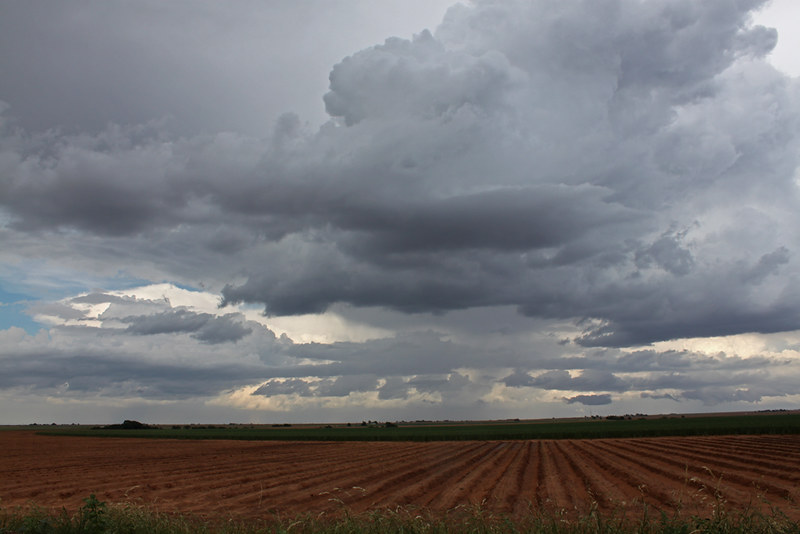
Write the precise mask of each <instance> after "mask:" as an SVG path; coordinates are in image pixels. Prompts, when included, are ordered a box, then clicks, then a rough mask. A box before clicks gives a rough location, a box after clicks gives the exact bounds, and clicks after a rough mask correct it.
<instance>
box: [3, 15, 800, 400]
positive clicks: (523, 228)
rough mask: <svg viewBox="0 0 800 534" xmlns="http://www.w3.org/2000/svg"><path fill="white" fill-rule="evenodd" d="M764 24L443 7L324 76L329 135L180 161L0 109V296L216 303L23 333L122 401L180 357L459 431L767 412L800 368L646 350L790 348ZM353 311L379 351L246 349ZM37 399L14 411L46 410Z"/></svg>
mask: <svg viewBox="0 0 800 534" xmlns="http://www.w3.org/2000/svg"><path fill="white" fill-rule="evenodd" d="M764 3H765V2H764V1H762V0H746V1H737V2H734V1H731V0H708V1H705V2H695V1H691V0H650V1H648V2H641V1H638V0H602V1H597V0H569V1H566V0H564V1H560V2H550V1H546V0H514V1H509V2H502V3H498V2H491V1H476V2H473V3H471V4H469V5H456V6H454V7H452V8H451V9H450V10H449V11H448V12H447V15H446V16H445V18H444V20H443V21H442V24H441V25H440V26H439V27H438V28H436V29H435V31H433V32H430V31H422V32H420V33H418V34H417V35H416V36H414V37H413V38H411V39H403V38H396V37H393V38H390V39H387V40H385V41H384V42H383V43H382V44H378V45H375V46H372V47H369V48H366V49H363V50H361V51H358V52H355V53H353V54H352V55H350V56H348V57H345V58H344V59H341V60H340V61H339V62H338V63H336V64H335V65H333V67H332V69H331V70H330V76H329V89H328V92H327V93H325V94H324V96H323V95H319V96H320V97H322V104H324V107H325V110H326V112H327V114H328V119H329V120H328V121H327V122H326V123H325V124H323V125H322V126H321V127H319V128H317V127H315V126H311V125H310V124H309V123H306V122H304V119H303V118H302V117H300V116H299V115H297V114H293V113H277V114H275V117H276V120H275V121H274V127H273V129H272V132H271V133H267V134H265V135H264V136H256V135H252V134H251V133H243V132H242V131H236V129H235V128H226V127H223V126H222V125H221V124H222V123H213V121H212V123H213V124H218V125H220V126H219V127H218V128H217V129H208V128H195V129H187V130H183V131H181V132H180V133H176V132H175V130H174V129H171V127H170V125H169V121H164V120H160V119H161V115H160V114H157V113H156V114H154V115H151V116H147V117H146V118H144V119H142V120H122V118H119V120H116V122H114V121H112V122H111V123H109V124H107V125H106V126H100V127H98V126H97V123H96V121H95V120H89V119H88V118H87V119H86V120H87V121H89V122H91V123H92V124H93V126H92V128H84V129H83V130H82V129H81V128H77V130H76V129H75V128H72V129H70V128H65V129H59V128H57V127H48V128H39V129H36V128H33V127H31V125H32V124H34V123H35V122H36V121H33V122H30V121H28V122H26V123H25V126H24V127H19V126H16V125H15V124H14V113H15V103H14V101H11V102H9V105H0V239H2V240H3V242H4V243H8V246H7V247H3V250H1V251H0V263H1V264H2V269H3V270H2V271H1V272H0V274H2V273H8V272H13V273H16V274H15V276H19V277H21V278H22V277H26V276H27V277H29V278H31V279H33V278H35V277H36V276H35V275H36V274H37V273H38V272H39V271H37V269H42V270H43V269H45V268H44V267H42V265H41V264H42V263H43V262H44V263H47V264H48V266H49V265H52V264H58V267H59V269H70V270H71V272H77V273H82V274H83V276H82V277H79V278H82V279H91V280H103V281H109V280H111V281H113V280H115V277H122V278H125V279H135V280H144V281H147V280H158V281H162V280H174V281H178V282H180V283H182V284H187V285H190V286H192V287H202V288H205V289H207V291H208V294H209V295H212V296H213V300H214V302H213V306H211V307H208V306H206V305H203V306H200V305H188V304H185V303H182V304H178V303H173V302H170V301H169V299H159V298H151V297H148V298H142V297H139V298H135V297H134V296H133V295H132V294H130V293H127V294H124V293H115V292H111V291H102V290H97V291H93V292H86V291H85V290H83V289H81V290H79V291H73V292H71V293H69V294H71V295H72V298H71V300H70V299H69V298H67V299H61V298H60V297H59V298H51V299H46V300H45V301H42V302H38V303H36V304H34V305H32V306H31V307H30V309H29V312H30V313H31V314H32V315H33V316H34V317H35V318H37V320H40V321H44V322H46V323H47V324H49V325H54V326H53V327H52V328H55V330H54V332H58V336H62V337H61V339H65V340H70V341H69V343H67V345H68V346H73V345H72V344H75V345H74V346H77V341H76V340H77V339H85V337H84V336H88V335H93V336H97V339H98V342H97V343H98V347H99V348H98V349H97V350H98V352H96V353H95V352H91V354H89V353H88V352H87V354H88V356H87V354H85V355H83V356H81V355H79V354H77V353H75V352H71V350H72V349H69V350H67V349H61V348H59V349H58V350H55V349H54V348H53V347H52V346H50V345H48V344H46V343H45V344H44V345H40V344H41V343H43V342H42V341H41V340H40V341H36V342H35V343H34V342H33V341H32V340H30V339H27V338H26V339H25V340H24V341H25V343H32V344H34V345H36V346H38V347H39V349H41V350H44V351H45V353H48V354H52V357H53V359H54V360H53V361H62V362H63V361H70V362H74V365H75V366H76V368H80V369H83V368H85V366H86V365H85V362H88V361H89V360H83V359H81V358H85V357H89V356H91V358H97V357H100V356H98V355H99V354H101V352H102V350H103V349H108V347H109V346H110V344H112V343H119V344H122V346H124V350H122V349H115V350H120V354H121V356H120V358H121V360H122V361H124V362H128V363H127V364H125V365H127V366H128V367H125V366H122V367H120V369H121V368H123V367H125V369H127V371H126V372H127V373H128V374H129V375H131V376H133V377H138V376H140V375H142V373H146V372H147V371H145V370H144V369H143V368H142V369H140V368H139V367H137V365H138V364H137V365H134V364H133V363H130V362H131V361H138V359H139V358H140V355H142V354H143V353H145V352H146V351H144V349H142V347H143V344H144V343H155V344H160V343H162V342H164V343H165V345H159V347H162V348H163V347H166V346H167V344H166V341H165V340H167V339H169V340H173V339H176V340H179V343H180V344H181V346H182V347H184V348H186V350H188V351H190V352H191V350H195V349H198V348H199V350H200V354H201V355H203V356H202V357H203V358H210V360H209V362H211V361H213V362H215V363H213V365H212V364H210V363H209V365H210V368H213V369H218V368H221V366H222V363H221V362H219V361H218V360H217V358H216V357H212V356H211V353H210V351H211V349H214V350H217V349H219V350H220V351H222V353H223V354H224V355H225V357H226V358H234V360H235V358H236V356H235V355H237V354H238V355H243V356H239V357H241V358H243V359H244V360H246V361H247V365H244V364H242V366H237V365H232V366H231V367H230V370H229V371H228V372H226V373H218V374H217V376H219V377H220V380H214V379H213V376H215V375H214V372H211V371H208V369H209V368H206V367H203V371H202V372H201V371H199V370H198V371H197V375H196V376H197V377H198V381H199V382H198V383H203V384H204V386H203V387H209V388H211V387H212V384H213V386H214V387H219V388H220V389H224V388H230V389H231V391H235V392H238V393H236V394H232V395H233V397H231V398H235V399H238V400H237V402H239V401H241V402H256V401H261V400H263V399H269V398H272V397H277V396H295V397H302V398H325V399H338V400H337V401H336V402H339V401H341V399H343V398H348V396H351V395H356V394H364V395H367V394H369V395H373V397H374V399H373V400H375V399H377V400H385V401H392V402H394V401H396V400H398V399H412V398H415V399H417V400H419V399H423V398H424V399H426V402H427V401H428V400H430V399H433V398H434V397H435V398H441V399H442V402H444V403H446V402H453V403H460V402H464V397H463V396H462V394H463V392H465V391H468V390H469V389H470V388H473V390H474V391H479V392H480V393H478V394H476V395H474V396H473V397H474V398H473V400H472V403H473V404H472V405H476V404H475V403H476V402H477V401H476V400H475V399H478V400H480V401H481V402H484V403H491V402H493V401H492V399H497V398H500V397H501V396H502V395H503V394H505V393H508V392H509V391H510V392H512V393H513V394H518V395H525V394H528V393H527V392H529V391H545V392H550V394H551V395H552V394H554V393H553V392H560V393H558V395H559V397H560V396H563V395H565V393H563V392H567V391H569V392H576V393H585V395H583V394H580V395H573V396H570V397H565V398H566V399H567V402H568V403H578V404H584V405H592V404H595V405H597V404H608V403H609V402H612V396H611V393H613V394H614V397H613V399H618V398H623V397H624V395H625V394H628V393H635V394H637V395H647V396H646V397H641V396H640V397H639V399H642V398H645V399H649V400H652V401H655V400H657V399H659V398H676V399H683V400H685V401H698V402H708V403H711V404H713V403H717V404H720V403H730V402H740V401H741V402H756V401H759V400H760V399H762V398H765V397H767V396H768V395H766V393H764V391H766V390H762V389H760V388H757V387H755V386H754V385H753V386H752V387H751V386H750V385H749V384H748V379H747V378H746V377H745V374H746V373H747V372H750V371H752V370H754V369H756V368H757V367H758V366H759V365H764V366H771V367H772V368H778V367H781V366H786V367H789V368H791V365H790V364H787V363H786V362H784V361H783V360H781V359H779V358H778V357H776V356H775V355H762V356H759V357H754V358H740V357H739V356H738V355H736V354H734V353H722V354H721V355H710V354H706V353H699V352H691V351H689V352H680V351H674V350H669V349H664V350H661V349H659V350H655V349H653V350H650V349H644V350H637V349H636V347H641V346H646V345H649V344H652V343H654V342H660V341H665V340H675V339H681V338H695V337H708V336H727V335H734V334H741V333H744V332H759V333H770V332H789V331H795V330H798V329H800V304H799V303H800V294H798V291H800V290H799V289H798V287H800V284H798V275H799V274H800V269H799V268H798V265H799V264H798V259H797V254H796V251H795V250H794V248H793V247H794V246H795V243H798V242H800V235H798V228H800V220H798V213H800V211H799V210H798V209H797V207H798V200H800V199H798V192H799V191H798V181H797V176H798V174H797V173H798V166H799V165H800V135H798V134H800V99H799V98H798V91H800V89H799V86H798V82H797V80H796V79H792V78H790V77H788V76H786V75H784V74H783V73H781V72H779V71H777V70H775V69H774V68H773V67H771V66H770V65H769V64H768V63H767V62H766V61H765V56H766V55H767V54H768V53H769V52H770V50H772V49H773V47H774V46H775V43H776V38H777V36H776V32H775V31H774V30H772V29H768V28H764V27H760V26H756V25H753V24H752V22H751V17H752V13H753V12H754V11H755V10H757V9H759V8H760V7H761V6H763V5H764ZM151 7H152V6H151ZM168 11H169V10H168ZM168 15H169V16H170V17H171V16H173V15H174V13H173V12H172V11H169V13H168ZM115 24H116V22H115ZM137 24H138V22H137ZM117 44H118V43H117ZM137 46H138V47H140V48H141V47H144V48H142V50H144V51H145V52H147V53H145V54H144V55H143V56H142V57H145V58H150V59H149V60H148V61H155V59H153V57H154V56H153V55H152V49H151V48H150V47H148V46H145V44H143V43H138V45H137ZM130 52H131V50H126V53H130ZM93 53H98V52H96V51H95V52H93ZM32 54H33V52H32ZM32 57H39V56H38V55H36V54H33V55H32ZM218 59H219V58H217V59H215V61H214V62H212V63H214V64H217V63H218V61H217V60H218ZM222 63H224V62H222ZM158 65H159V66H160V67H164V64H163V63H158ZM134 66H135V65H134ZM139 66H141V65H139ZM134 71H137V72H140V70H137V69H134ZM78 72H80V69H78ZM160 72H162V71H160ZM203 78H204V77H203V76H195V75H192V76H189V77H188V78H187V79H192V80H196V79H203ZM151 81H152V80H151ZM149 83H150V82H148V84H145V85H146V86H147V87H150V85H149ZM181 85H182V84H181ZM14 91H16V92H14ZM14 91H12V93H13V94H12V96H14V95H15V94H18V92H19V91H18V90H17V89H15V90H14ZM128 92H130V93H136V94H138V92H136V91H128ZM201 93H203V94H205V89H203V91H201ZM103 94H106V93H105V92H103ZM173 96H174V95H172V96H170V98H167V97H164V98H165V99H166V100H165V101H164V102H167V103H170V102H171V103H172V104H169V106H174V105H176V104H175V101H174V98H172V97H173ZM0 98H5V96H4V95H0ZM15 98H21V97H18V96H17V97H15ZM135 104H137V105H135V106H132V107H131V109H136V110H138V111H137V117H138V116H139V115H138V114H140V113H143V112H142V110H143V109H145V108H147V106H146V105H145V104H146V102H143V101H142V102H138V101H137V102H135ZM162 104H163V102H162ZM169 106H168V107H169ZM121 107H123V108H124V107H126V106H121ZM228 107H229V106H228V105H227V104H226V105H220V109H227V108H228ZM148 109H149V108H148ZM153 109H155V108H153ZM23 111H24V110H23ZM282 111H287V110H282ZM212 115H213V114H212ZM203 120H204V121H205V120H209V119H208V117H206V118H205V119H203ZM87 124H88V122H87ZM62 276H66V275H62ZM31 284H33V282H31ZM40 285H44V284H41V283H40ZM84 285H85V286H87V287H93V286H94V287H98V286H100V287H101V286H102V285H103V284H94V283H93V284H84ZM112 285H113V284H112ZM128 287H130V286H128ZM77 293H80V295H78V296H75V295H76V294H77ZM61 296H63V295H61ZM217 297H221V298H220V302H219V304H221V308H219V309H217V308H215V306H216V304H217V302H216V298H217ZM254 307H257V308H258V309H262V310H263V311H264V312H265V316H266V317H259V318H258V320H255V318H254V315H253V313H254V312H253V308H254ZM341 309H345V310H350V312H349V313H350V317H351V318H356V317H358V319H359V320H358V321H356V320H353V321H352V323H350V324H357V325H358V326H359V327H363V329H364V331H369V332H371V333H373V336H372V337H371V338H370V339H366V340H365V339H357V340H356V339H347V340H342V339H340V340H335V342H333V343H302V342H299V340H291V339H289V338H288V337H287V338H286V339H285V340H283V341H281V340H280V339H278V338H276V336H274V334H273V333H272V331H271V330H269V329H268V328H267V327H266V326H264V325H265V324H269V320H270V319H272V318H278V319H279V318H280V316H284V317H285V316H290V315H295V316H303V317H307V316H308V315H309V314H323V313H331V310H341ZM498 310H503V312H502V313H507V311H508V310H513V311H514V312H515V313H517V316H516V317H515V318H514V319H513V320H512V319H509V323H508V324H509V325H510V324H511V322H512V321H514V326H513V327H511V326H508V327H506V329H507V330H509V331H510V333H509V332H500V327H498V328H497V329H496V330H493V331H491V332H485V333H486V335H485V336H481V335H478V334H477V333H476V332H481V333H484V330H482V328H484V326H483V325H484V324H489V323H492V321H493V320H492V319H491V317H492V316H493V315H494V314H497V313H501V312H499V311H498ZM469 314H473V315H469ZM278 319H276V320H278ZM459 321H461V323H460V324H459ZM494 321H495V322H496V321H497V320H496V319H494ZM516 321H519V323H516ZM276 324H277V323H276ZM468 325H473V326H474V327H473V328H470V327H469V326H468ZM476 325H480V326H476ZM555 325H557V326H555ZM550 328H552V329H553V332H552V335H551V336H550V337H548V335H550V334H548V333H547V332H548V329H550ZM526 331H533V332H535V333H534V334H531V333H528V334H526V333H525V332H526ZM90 333H91V334H90ZM526 335H527V336H528V337H526ZM534 338H535V339H534ZM259 340H262V341H263V340H267V342H266V343H265V344H264V345H259ZM533 341H535V343H533ZM42 347H44V348H42ZM528 347H532V348H528ZM620 348H625V349H626V350H618V349H620ZM39 349H37V350H39ZM628 349H629V350H628ZM109 350H110V349H109ZM163 350H167V349H166V348H164V349H163ZM48 351H52V352H48ZM112 352H115V351H112ZM37 354H40V355H42V354H44V353H37ZM37 358H38V356H37ZM41 358H43V359H40V360H37V359H36V358H34V360H33V361H42V362H43V361H50V360H49V359H48V358H49V357H47V358H45V356H41ZM14 361H15V362H16V361H19V362H20V363H19V364H20V365H22V363H21V360H14ZM91 361H92V362H96V365H97V367H98V368H99V369H106V371H103V372H102V373H99V374H101V375H102V374H106V373H108V374H109V380H110V382H111V383H113V384H117V385H119V387H123V386H121V385H120V384H123V383H125V384H128V385H130V384H141V383H143V381H142V380H143V379H142V380H139V379H138V378H134V379H132V380H133V381H132V382H125V381H124V380H123V378H122V374H119V373H117V374H114V372H113V369H112V367H113V366H111V365H110V364H109V365H108V366H107V367H106V366H105V364H102V363H97V362H98V361H97V360H91ZM252 366H255V367H252ZM45 367H47V366H46V365H44V364H43V365H42V366H41V367H39V368H38V369H44V368H45ZM178 367H179V365H178V364H177V363H176V364H175V367H169V366H168V367H167V368H163V369H162V368H159V369H160V371H159V372H162V373H163V374H164V375H165V376H173V375H174V376H176V377H177V376H178V372H177V369H178ZM54 368H58V367H54ZM62 369H66V367H62ZM254 369H255V371H254ZM39 372H40V371H30V373H28V374H25V373H22V374H20V375H19V376H20V377H22V376H27V377H28V378H24V379H23V378H20V379H19V380H17V381H14V380H15V379H13V378H9V379H7V380H8V382H7V385H8V387H12V386H14V387H17V386H23V385H26V384H28V385H30V384H34V383H42V384H45V383H46V384H49V385H50V386H53V385H54V384H55V383H56V380H57V379H56V376H58V373H52V376H51V375H50V374H47V373H44V374H42V375H41V376H50V377H51V378H47V379H44V378H43V379H42V380H41V381H39V380H38V379H37V378H35V377H36V376H39V375H38V374H37V373H39ZM63 374H64V373H62V375H63ZM67 374H69V373H67ZM123 374H124V373H123ZM190 374H191V372H188V374H187V375H186V376H187V377H188V376H189V375H190ZM12 375H13V373H12ZM223 378H224V379H223ZM98 380H99V378H98ZM187 380H188V378H187ZM750 380H761V381H764V383H770V384H776V377H775V376H773V375H772V374H770V373H766V374H765V375H763V376H757V377H755V378H752V377H751V379H750ZM237 381H238V382H237ZM90 382H91V380H90ZM78 383H80V379H77V378H75V377H73V380H70V384H71V385H72V384H78ZM159 383H161V382H159ZM76 387H77V386H76ZM115 387H116V386H115ZM125 387H128V386H125ZM131 387H134V386H131ZM135 387H139V386H138V385H137V386H135ZM169 387H177V386H176V385H175V384H172V385H170V386H169ZM237 388H238V389H237ZM166 389H168V388H167V386H163V387H162V386H158V387H155V390H158V391H159V392H163V391H165V390H166ZM190 389H192V390H193V391H199V390H200V389H202V388H201V387H200V386H196V387H195V386H192V387H191V388H190ZM217 391H218V390H217ZM775 391H778V393H777V395H783V394H784V393H786V394H788V390H786V389H785V388H784V385H783V384H780V385H779V387H778V389H777V390H775ZM437 395H438V397H437ZM566 395H571V393H567V394H566ZM365 398H366V397H365ZM243 399H244V400H243ZM331 402H333V401H331ZM420 402H421V401H420ZM614 402H616V400H614Z"/></svg>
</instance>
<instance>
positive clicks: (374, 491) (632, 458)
mask: <svg viewBox="0 0 800 534" xmlns="http://www.w3.org/2000/svg"><path fill="white" fill-rule="evenodd" d="M0 451H2V452H0V505H1V506H2V507H3V508H6V509H7V508H9V507H13V506H16V505H28V504H31V503H36V504H37V505H39V506H43V507H47V508H49V507H54V508H59V509H60V508H61V507H62V506H63V507H66V508H67V509H68V510H74V509H77V508H78V507H79V506H80V505H81V504H82V499H83V498H85V497H87V496H88V495H89V494H90V493H95V494H96V496H97V498H98V499H100V500H102V501H107V502H114V503H116V502H133V503H139V504H143V505H147V506H151V507H153V508H155V509H157V510H159V511H164V512H166V511H168V512H173V511H175V512H183V513H193V514H198V515H203V516H210V515H216V516H224V517H227V516H240V517H264V516H269V515H271V514H273V513H274V512H281V513H290V514H291V513H304V512H314V513H316V512H333V511H336V510H337V509H341V507H342V505H345V506H347V507H348V508H349V509H350V510H351V511H354V512H359V511H364V510H373V509H385V508H391V509H394V508H395V507H397V506H405V507H415V508H424V509H429V510H431V511H432V512H434V513H437V512H442V511H446V510H451V509H453V508H455V507H457V506H458V505H461V504H481V503H482V504H483V506H484V507H485V508H486V509H488V510H492V511H495V512H499V513H503V514H510V515H517V514H522V513H524V512H525V511H527V510H528V509H529V508H530V507H534V508H537V507H552V508H554V509H564V510H566V511H574V510H577V511H580V512H586V511H588V510H589V509H590V506H592V505H593V503H594V506H596V507H597V508H598V509H599V510H600V511H608V512H610V511H615V512H617V513H619V512H620V511H621V510H622V509H628V508H630V509H638V510H640V509H641V508H640V507H641V504H642V503H646V504H647V505H648V506H649V507H651V508H657V509H661V510H664V511H666V512H668V513H673V512H675V511H681V512H682V513H688V514H698V515H709V514H711V513H712V512H713V510H714V507H715V506H719V505H720V503H724V506H725V507H726V509H727V510H736V509H744V508H745V507H747V506H755V507H761V506H764V504H763V503H764V502H768V503H769V504H770V505H772V506H775V507H777V508H779V509H780V510H781V511H782V512H783V513H785V514H787V515H788V516H789V517H791V518H793V519H798V518H800V506H799V505H798V502H797V500H798V498H800V436H724V437H684V438H652V439H602V440H563V441H550V440H541V441H508V442H503V441H500V442H498V441H493V442H478V441H470V442H433V443H385V442H384V443H374V442H371V443H363V442H336V443H330V442H274V441H273V442H270V441H249V442H247V441H188V440H186V441H182V440H147V439H131V438H78V437H54V436H39V435H36V434H34V433H33V432H28V431H3V432H0Z"/></svg>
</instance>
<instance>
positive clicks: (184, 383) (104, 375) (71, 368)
mask: <svg viewBox="0 0 800 534" xmlns="http://www.w3.org/2000/svg"><path fill="white" fill-rule="evenodd" d="M3 371H4V372H3V373H2V378H0V387H3V388H14V387H20V386H21V387H26V388H31V389H33V390H40V391H46V390H48V389H51V388H60V387H64V385H65V384H66V385H67V386H66V389H68V390H69V391H70V392H71V394H78V393H83V394H85V393H92V394H98V393H102V394H105V395H111V396H121V397H124V396H140V397H144V398H155V399H167V398H186V397H196V396H201V395H208V394H209V392H217V391H220V390H223V389H227V388H230V387H233V386H234V385H236V384H239V383H241V382H242V381H243V380H248V379H249V378H251V377H252V376H253V375H254V373H260V372H262V370H261V369H259V368H256V367H253V366H247V365H232V364H230V363H226V364H215V365H212V366H208V365H197V366H187V365H186V364H172V363H159V362H153V361H148V360H147V359H146V358H144V357H143V356H142V355H141V354H137V353H127V354H126V353H122V352H120V351H117V352H116V353H115V355H114V357H113V358H109V357H108V355H107V354H104V353H102V352H99V351H95V350H82V351H75V350H57V349H56V350H52V351H48V352H33V353H26V354H18V355H14V356H8V355H6V356H4V358H3Z"/></svg>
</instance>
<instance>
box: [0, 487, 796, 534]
mask: <svg viewBox="0 0 800 534" xmlns="http://www.w3.org/2000/svg"><path fill="white" fill-rule="evenodd" d="M290 532H292V533H300V534H306V533H308V534H310V533H322V534H348V533H352V534H366V533H374V534H395V533H397V534H401V533H403V534H415V533H420V534H422V533H425V534H438V533H451V532H452V533H476V534H478V533H485V534H493V533H498V534H499V533H523V532H527V533H549V534H584V533H586V534H588V533H598V534H628V533H631V534H633V533H637V534H656V533H674V534H689V533H706V532H707V533H716V534H739V533H741V534H772V533H775V534H779V533H787V534H788V533H800V524H798V523H797V522H796V521H791V520H789V519H788V518H786V517H785V516H783V515H781V514H780V512H776V511H773V512H771V513H769V514H762V513H760V512H757V511H753V510H747V511H743V512H741V513H736V514H732V513H728V512H725V511H724V509H721V510H720V511H719V512H716V513H715V514H714V515H712V516H711V517H697V516H691V517H682V516H677V515H675V516H670V515H666V514H657V513H649V512H648V510H647V508H643V509H642V510H641V511H640V512H639V513H637V514H633V515H629V514H626V513H619V514H615V513H611V514H608V515H601V514H599V513H597V511H596V510H592V511H589V512H587V513H585V514H583V515H580V516H568V515H567V514H565V513H564V512H563V511H558V510H556V511H547V512H543V511H536V510H532V511H531V512H530V513H529V514H528V515H527V516H525V517H521V518H515V519H511V518H509V517H506V516H503V515H498V514H493V513H491V512H488V511H486V510H484V509H482V508H480V507H457V508H455V509H453V510H450V511H449V512H447V513H445V514H441V515H435V516H434V515H431V514H429V513H427V512H425V511H420V510H415V509H407V508H397V509H394V510H391V509H388V510H380V511H373V512H367V513H363V514H357V515H354V514H350V513H348V512H347V511H346V510H343V511H342V512H341V513H339V514H337V515H334V516H331V515H327V516H326V515H313V514H306V515H300V516H293V517H281V516H277V515H276V516H271V517H268V518H265V519H236V518H211V519H208V518H200V517H194V516H182V515H178V514H170V513H164V512H158V511H154V510H152V509H150V508H147V507H143V506H139V505H134V504H117V505H107V504H106V503H104V502H101V501H98V500H97V499H96V498H95V496H94V495H90V496H89V497H88V498H86V499H84V506H83V507H81V508H80V509H79V510H78V511H77V512H75V513H72V514H70V513H69V512H67V511H66V510H64V509H62V510H60V511H47V510H43V509H41V508H36V507H29V508H27V509H24V510H23V509H19V508H17V509H14V510H3V509H0V534H12V533H14V534H104V533H115V534H190V533H205V534H262V533H276V534H278V533H281V534H288V533H290Z"/></svg>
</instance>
